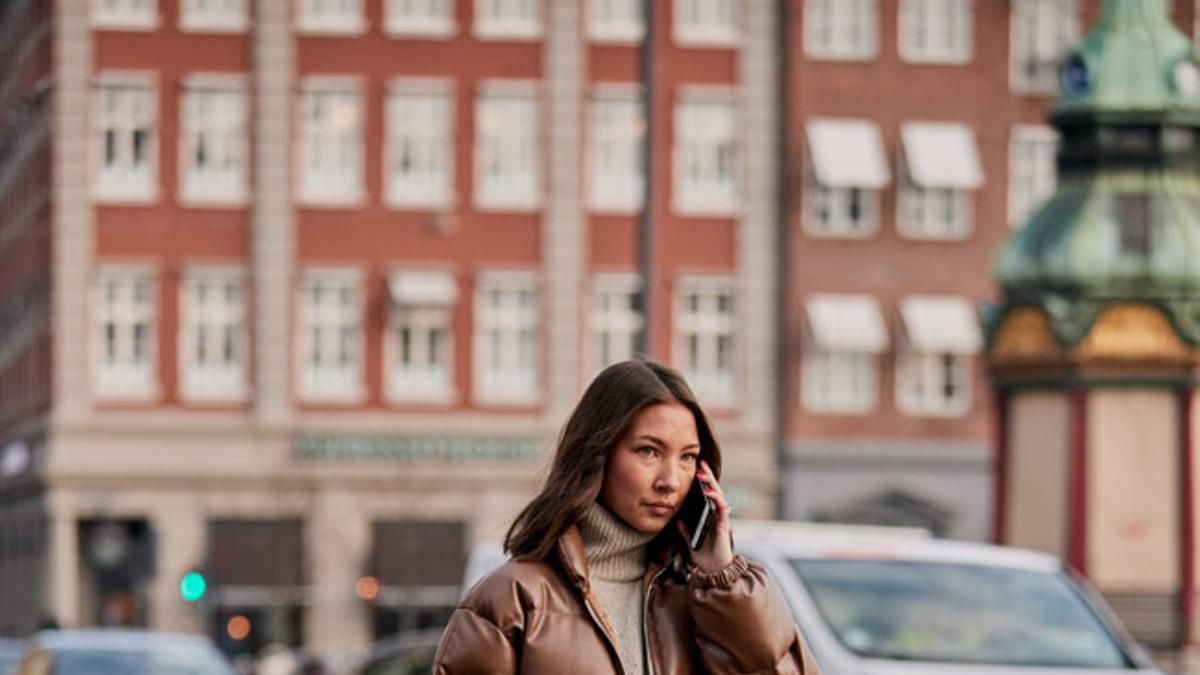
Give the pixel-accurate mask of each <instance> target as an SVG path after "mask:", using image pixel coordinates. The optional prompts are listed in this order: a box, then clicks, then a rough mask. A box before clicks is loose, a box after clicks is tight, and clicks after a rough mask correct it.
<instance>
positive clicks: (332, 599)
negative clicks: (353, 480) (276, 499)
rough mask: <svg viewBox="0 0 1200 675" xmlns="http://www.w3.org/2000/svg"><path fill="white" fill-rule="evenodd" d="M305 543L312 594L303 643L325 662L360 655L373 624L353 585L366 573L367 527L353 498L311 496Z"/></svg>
mask: <svg viewBox="0 0 1200 675" xmlns="http://www.w3.org/2000/svg"><path fill="white" fill-rule="evenodd" d="M305 541H306V546H307V548H306V550H305V556H306V557H307V559H308V571H309V578H308V587H309V592H310V593H311V595H310V596H309V600H310V602H309V606H308V612H307V620H306V621H305V633H306V634H305V643H306V644H307V645H308V647H309V649H311V650H312V651H314V652H316V653H318V654H322V655H326V656H333V657H336V656H341V655H346V654H350V653H354V652H360V653H361V652H362V651H364V650H366V649H367V647H369V646H370V641H371V623H370V616H369V614H368V611H367V607H366V605H365V604H364V603H363V601H362V600H360V599H359V598H358V596H357V595H355V592H354V583H355V581H357V580H358V578H359V576H361V575H362V574H363V572H364V571H365V570H364V563H365V561H366V558H367V555H369V549H370V546H371V527H370V522H369V520H368V518H366V517H365V516H364V515H363V514H362V513H361V512H360V511H359V508H358V503H357V500H356V499H355V498H354V495H352V494H350V493H346V492H335V491H333V490H329V491H323V492H320V493H319V494H317V495H314V498H313V510H312V511H311V513H310V516H309V520H308V528H307V532H306V533H305Z"/></svg>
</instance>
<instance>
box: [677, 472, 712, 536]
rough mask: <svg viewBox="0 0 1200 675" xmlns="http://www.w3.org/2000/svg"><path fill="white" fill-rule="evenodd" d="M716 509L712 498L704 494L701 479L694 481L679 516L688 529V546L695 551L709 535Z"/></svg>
mask: <svg viewBox="0 0 1200 675" xmlns="http://www.w3.org/2000/svg"><path fill="white" fill-rule="evenodd" d="M715 510H716V507H715V505H714V504H713V502H712V500H711V499H709V498H708V496H707V495H705V494H704V490H703V487H702V485H701V483H700V481H699V480H695V481H692V488H691V489H690V490H688V494H687V497H686V498H685V499H684V502H683V508H682V509H680V513H679V516H680V518H681V519H682V521H683V527H684V529H685V530H687V538H688V546H690V547H691V549H692V550H693V551H696V550H699V548H700V547H701V546H703V545H704V539H705V537H707V536H708V531H709V530H710V529H712V528H711V524H712V523H711V521H712V516H713V512H714V511H715Z"/></svg>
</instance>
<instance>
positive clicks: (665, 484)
mask: <svg viewBox="0 0 1200 675" xmlns="http://www.w3.org/2000/svg"><path fill="white" fill-rule="evenodd" d="M680 474H681V472H680V470H679V469H678V468H677V467H674V466H671V465H669V464H667V465H664V466H663V467H662V468H660V469H659V471H658V476H657V477H656V478H655V481H654V487H655V489H657V490H658V491H659V492H675V491H676V490H678V489H679V487H680V485H681V484H682V483H683V476H681V475H680Z"/></svg>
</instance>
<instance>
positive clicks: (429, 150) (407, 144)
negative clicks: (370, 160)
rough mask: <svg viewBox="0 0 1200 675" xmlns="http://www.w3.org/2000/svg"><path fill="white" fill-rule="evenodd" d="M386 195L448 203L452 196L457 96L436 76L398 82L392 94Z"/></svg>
mask: <svg viewBox="0 0 1200 675" xmlns="http://www.w3.org/2000/svg"><path fill="white" fill-rule="evenodd" d="M387 134H388V139H387V148H388V155H387V158H386V159H385V162H386V166H387V198H388V202H389V203H391V204H393V205H416V206H447V205H449V204H450V202H451V200H452V198H453V196H454V187H453V186H454V166H453V161H454V159H453V158H454V150H453V144H454V97H453V95H452V92H451V90H450V85H449V84H447V83H444V82H437V81H416V80H408V81H400V82H397V83H396V84H394V85H393V87H392V89H391V92H390V93H389V96H388V114H387Z"/></svg>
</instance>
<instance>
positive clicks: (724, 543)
mask: <svg viewBox="0 0 1200 675" xmlns="http://www.w3.org/2000/svg"><path fill="white" fill-rule="evenodd" d="M696 480H698V481H700V485H701V486H702V488H703V490H704V494H705V495H706V496H707V497H708V498H709V499H711V500H712V502H713V506H715V507H716V512H715V513H714V514H713V518H715V519H716V520H715V522H714V524H713V530H712V533H711V534H710V535H709V536H708V537H706V538H705V540H704V543H703V544H701V546H700V549H699V550H697V551H692V562H694V563H696V565H698V566H699V567H700V569H702V570H704V571H705V572H710V573H711V572H720V571H721V570H723V569H725V567H727V566H728V565H729V563H731V562H733V537H732V528H730V526H729V502H727V501H725V492H724V491H722V490H721V486H720V484H718V483H717V479H716V477H715V476H713V473H712V469H710V468H709V467H708V462H705V461H704V460H701V461H700V468H699V469H697V470H696ZM685 538H686V534H685Z"/></svg>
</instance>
